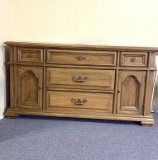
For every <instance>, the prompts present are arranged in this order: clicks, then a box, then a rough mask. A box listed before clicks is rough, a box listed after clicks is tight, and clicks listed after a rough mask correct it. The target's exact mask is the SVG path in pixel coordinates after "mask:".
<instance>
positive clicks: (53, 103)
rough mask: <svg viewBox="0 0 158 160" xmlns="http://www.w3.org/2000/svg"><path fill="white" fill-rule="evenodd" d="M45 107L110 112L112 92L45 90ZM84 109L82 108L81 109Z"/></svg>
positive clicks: (75, 110) (49, 108)
mask: <svg viewBox="0 0 158 160" xmlns="http://www.w3.org/2000/svg"><path fill="white" fill-rule="evenodd" d="M46 93H47V94H46V96H47V97H46V109H47V110H58V109H57V108H59V110H60V109H61V108H63V109H62V111H63V112H64V110H68V109H69V108H73V109H74V110H73V111H74V112H77V109H93V110H104V112H112V108H113V94H103V93H81V92H62V91H58V92H57V91H47V92H46ZM83 111H84V110H83Z"/></svg>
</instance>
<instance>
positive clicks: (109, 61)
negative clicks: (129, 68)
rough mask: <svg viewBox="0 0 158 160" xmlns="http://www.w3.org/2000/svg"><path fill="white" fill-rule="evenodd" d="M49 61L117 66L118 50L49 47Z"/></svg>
mask: <svg viewBox="0 0 158 160" xmlns="http://www.w3.org/2000/svg"><path fill="white" fill-rule="evenodd" d="M47 63H54V64H73V65H98V66H116V52H110V51H109V52H108V51H68V50H54V49H48V50H47Z"/></svg>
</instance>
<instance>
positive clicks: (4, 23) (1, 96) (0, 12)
mask: <svg viewBox="0 0 158 160" xmlns="http://www.w3.org/2000/svg"><path fill="white" fill-rule="evenodd" d="M13 35H14V0H0V119H1V118H2V116H3V112H4V108H5V106H6V92H5V81H6V79H5V65H4V63H5V49H4V47H3V42H4V41H6V40H13Z"/></svg>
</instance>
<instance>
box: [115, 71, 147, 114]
mask: <svg viewBox="0 0 158 160" xmlns="http://www.w3.org/2000/svg"><path fill="white" fill-rule="evenodd" d="M145 76H146V72H145V71H120V72H119V81H118V99H117V102H118V103H117V113H121V114H142V107H143V101H144V88H145V87H144V85H145Z"/></svg>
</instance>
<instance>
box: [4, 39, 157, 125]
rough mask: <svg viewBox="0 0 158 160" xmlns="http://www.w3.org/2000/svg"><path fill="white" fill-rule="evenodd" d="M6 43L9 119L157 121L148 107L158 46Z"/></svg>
mask: <svg viewBox="0 0 158 160" xmlns="http://www.w3.org/2000/svg"><path fill="white" fill-rule="evenodd" d="M5 44H6V45H8V46H9V48H10V59H9V61H8V65H9V76H10V77H9V81H10V82H9V88H10V90H9V91H10V92H9V93H10V106H8V108H7V110H6V113H5V116H6V117H11V118H13V117H18V115H41V116H59V117H76V118H96V119H112V120H127V121H139V122H141V125H144V126H152V125H153V124H154V120H153V117H152V115H151V114H150V107H151V104H152V93H153V86H154V75H155V71H156V67H155V55H156V53H157V52H158V48H153V47H152V48H151V47H122V46H97V45H66V44H47V43H29V42H5ZM34 62H35V63H34ZM8 97H9V96H8Z"/></svg>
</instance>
